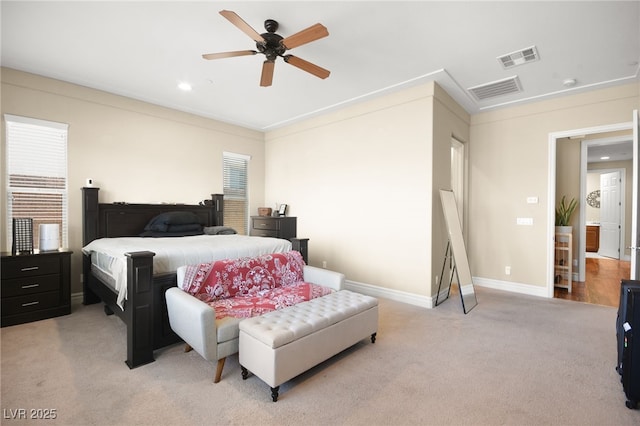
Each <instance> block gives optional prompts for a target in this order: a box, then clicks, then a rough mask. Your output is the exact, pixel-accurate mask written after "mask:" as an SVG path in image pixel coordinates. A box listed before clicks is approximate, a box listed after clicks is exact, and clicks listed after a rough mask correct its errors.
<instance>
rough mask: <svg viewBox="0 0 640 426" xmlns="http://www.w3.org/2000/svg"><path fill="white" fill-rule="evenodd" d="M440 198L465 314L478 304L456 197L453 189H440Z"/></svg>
mask: <svg viewBox="0 0 640 426" xmlns="http://www.w3.org/2000/svg"><path fill="white" fill-rule="evenodd" d="M440 199H441V201H442V210H443V211H444V218H445V222H446V224H447V234H448V235H449V245H450V249H451V252H452V253H453V262H454V270H455V277H456V278H457V281H458V289H459V290H460V298H461V299H462V309H463V310H464V313H465V314H466V313H468V312H469V311H470V310H471V309H473V308H474V307H475V306H476V305H477V304H478V300H477V299H476V293H475V290H474V288H473V280H472V278H471V270H470V268H469V260H468V259H467V251H466V249H465V245H464V239H463V237H462V227H461V226H460V218H459V216H458V207H457V206H456V199H455V195H454V193H453V191H450V190H444V189H441V190H440ZM452 273H453V272H452ZM443 279H444V277H441V278H440V282H442V280H443ZM454 279H455V278H454Z"/></svg>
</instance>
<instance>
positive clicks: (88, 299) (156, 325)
mask: <svg viewBox="0 0 640 426" xmlns="http://www.w3.org/2000/svg"><path fill="white" fill-rule="evenodd" d="M203 204H204V205H186V204H126V203H113V204H106V203H100V202H99V188H82V208H83V226H82V239H83V250H82V251H83V293H84V294H83V303H84V304H85V305H87V304H94V303H104V307H105V312H106V313H107V314H108V315H113V314H115V315H117V316H119V317H120V318H121V319H122V320H123V322H124V323H125V324H126V326H127V359H126V361H125V362H126V364H127V365H128V366H129V368H135V367H138V366H141V365H144V364H147V363H150V362H153V361H154V360H155V359H154V353H153V352H154V350H156V349H159V348H162V347H164V346H167V345H170V344H173V343H176V342H179V341H180V338H179V337H178V336H177V335H176V334H175V333H174V332H173V331H172V330H171V327H170V326H169V317H168V314H167V307H166V300H165V292H166V290H167V289H169V288H171V287H174V286H176V285H177V283H176V273H175V271H176V269H177V267H178V266H182V265H185V264H192V263H201V262H208V261H212V260H218V259H226V258H238V257H245V256H253V255H254V254H255V253H258V254H265V253H275V252H283V251H288V250H291V247H292V245H291V242H290V241H288V240H281V239H275V238H264V237H248V236H242V235H195V236H184V237H182V236H181V237H173V238H141V237H139V235H140V234H141V232H142V231H143V230H144V228H145V226H146V225H147V224H148V223H149V222H150V221H151V220H152V219H153V218H155V217H157V216H158V215H163V214H171V213H170V212H180V213H183V212H188V213H189V214H193V215H195V216H197V217H198V218H199V221H200V222H201V223H202V224H203V225H204V226H206V227H222V226H223V219H222V214H223V213H222V212H223V198H222V195H221V194H212V196H211V200H210V201H209V200H207V201H206V202H203ZM210 229H215V228H210ZM211 244H214V245H213V246H212V245H211ZM194 249H195V251H194ZM106 265H109V266H106Z"/></svg>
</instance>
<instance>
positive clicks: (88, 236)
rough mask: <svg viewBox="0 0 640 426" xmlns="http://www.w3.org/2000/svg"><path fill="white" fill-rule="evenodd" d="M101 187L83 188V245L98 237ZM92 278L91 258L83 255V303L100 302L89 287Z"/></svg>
mask: <svg viewBox="0 0 640 426" xmlns="http://www.w3.org/2000/svg"><path fill="white" fill-rule="evenodd" d="M99 190H100V188H87V187H84V188H82V212H83V214H82V246H83V247H84V246H86V245H87V244H89V243H90V242H91V241H93V240H95V239H96V238H98V204H99V202H98V191H99ZM90 279H91V258H90V257H89V256H84V255H83V256H82V294H83V296H82V303H83V304H85V305H91V304H93V303H99V302H100V297H98V296H97V295H96V294H95V293H94V292H93V291H92V290H91V288H89V280H90Z"/></svg>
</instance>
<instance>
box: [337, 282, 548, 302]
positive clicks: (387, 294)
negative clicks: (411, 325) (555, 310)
mask: <svg viewBox="0 0 640 426" xmlns="http://www.w3.org/2000/svg"><path fill="white" fill-rule="evenodd" d="M473 284H474V285H477V286H479V287H487V288H492V289H495V290H502V291H508V292H511V293H520V294H527V295H530V296H538V297H548V296H547V289H546V288H545V287H539V286H534V285H531V284H522V283H514V282H510V281H500V280H492V279H489V278H479V277H473ZM345 288H346V289H347V290H352V291H355V292H358V293H362V294H366V295H369V296H372V297H383V298H385V299H390V300H395V301H396V302H402V303H408V304H410V305H415V306H420V307H422V308H428V309H431V308H433V307H434V304H435V298H434V297H428V296H421V295H419V294H413V293H407V292H406V291H401V290H392V289H389V288H384V287H378V286H374V285H371V284H365V283H359V282H356V281H349V280H346V281H345Z"/></svg>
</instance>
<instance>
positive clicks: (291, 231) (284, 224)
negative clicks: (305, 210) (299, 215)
mask: <svg viewBox="0 0 640 426" xmlns="http://www.w3.org/2000/svg"><path fill="white" fill-rule="evenodd" d="M250 235H251V236H255V237H274V238H283V239H285V240H290V239H292V238H295V237H296V218H295V217H287V216H281V217H275V216H251V230H250Z"/></svg>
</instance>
